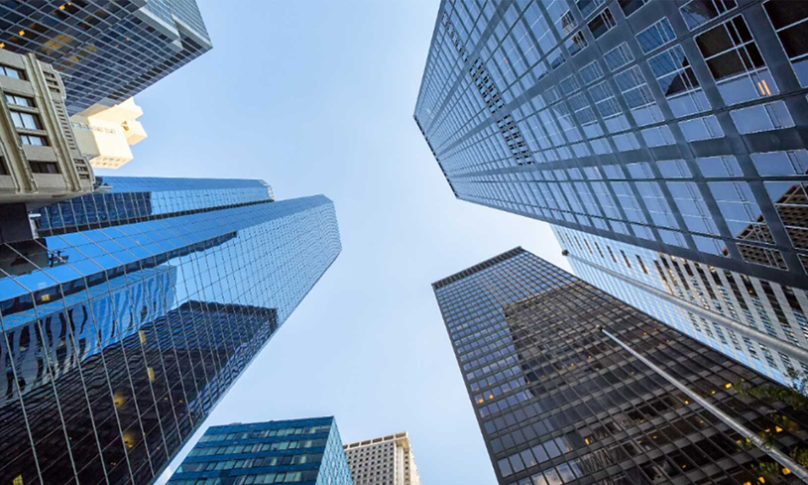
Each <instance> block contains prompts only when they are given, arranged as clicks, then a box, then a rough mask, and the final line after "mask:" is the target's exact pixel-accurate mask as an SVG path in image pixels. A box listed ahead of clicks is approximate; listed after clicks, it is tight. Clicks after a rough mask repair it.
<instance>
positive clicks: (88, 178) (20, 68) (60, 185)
mask: <svg viewBox="0 0 808 485" xmlns="http://www.w3.org/2000/svg"><path fill="white" fill-rule="evenodd" d="M0 70H1V72H0V92H1V93H2V96H0V99H1V100H2V101H0V103H2V104H0V107H2V110H1V111H2V114H0V145H2V146H0V156H2V160H1V161H0V204H2V203H22V204H26V205H28V206H37V205H43V204H45V203H50V202H56V201H59V200H65V199H69V198H72V197H76V196H79V195H83V194H87V193H89V192H92V190H93V180H94V177H93V171H92V168H91V167H90V165H89V164H88V163H87V162H86V161H85V160H84V157H82V155H81V152H80V151H79V148H78V144H77V143H76V139H75V137H74V135H73V130H72V129H71V127H70V121H69V119H68V116H67V110H66V109H65V89H64V85H63V84H62V80H61V78H60V76H59V74H57V73H56V71H54V70H53V68H52V67H51V66H50V65H48V64H44V63H41V62H39V61H37V60H36V58H35V57H34V56H33V55H25V56H22V55H18V54H12V53H10V52H6V51H4V50H0Z"/></svg>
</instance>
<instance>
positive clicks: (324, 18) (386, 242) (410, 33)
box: [99, 0, 567, 485]
mask: <svg viewBox="0 0 808 485" xmlns="http://www.w3.org/2000/svg"><path fill="white" fill-rule="evenodd" d="M199 5H200V8H201V10H202V14H203V16H204V17H205V21H206V23H207V26H208V30H209V31H210V35H211V37H212V39H213V44H214V48H213V50H212V51H211V52H208V53H207V54H205V55H203V56H202V57H201V58H199V59H197V60H195V61H193V62H192V63H191V64H189V65H188V66H186V67H184V68H182V69H180V70H178V71H177V72H175V73H173V74H171V75H169V76H168V77H167V78H165V79H163V80H162V81H159V82H158V83H157V84H155V85H154V86H152V87H151V88H149V89H147V90H146V91H145V92H143V93H142V94H141V95H139V96H137V98H136V99H137V101H138V103H139V104H140V105H141V106H142V107H143V109H144V111H145V114H144V116H143V117H141V119H140V120H141V121H142V122H143V125H144V126H145V128H146V130H147V132H148V134H149V138H147V139H146V140H145V141H143V142H141V143H140V144H139V145H137V146H136V147H135V149H134V152H135V160H134V161H132V162H130V163H129V164H128V165H126V166H125V167H123V168H122V169H120V170H117V171H114V172H113V171H99V174H102V175H103V174H108V175H109V174H113V173H114V174H115V175H143V176H145V175H149V176H166V177H171V176H175V177H176V176H182V177H238V178H260V179H264V180H266V181H267V182H269V183H270V184H271V185H272V186H273V188H274V189H275V194H276V197H277V198H278V199H287V198H293V197H301V196H306V195H311V194H318V193H322V194H325V195H327V196H328V197H330V198H331V199H332V200H334V202H335V204H336V208H337V217H338V219H339V224H340V231H341V234H342V244H343V247H344V249H343V252H342V254H341V255H340V256H339V257H338V258H337V261H336V262H335V263H334V265H333V266H332V267H331V269H330V270H329V271H328V273H326V275H325V276H324V277H323V278H322V279H321V280H320V282H319V283H318V284H317V286H316V287H315V288H314V289H313V290H312V292H311V293H310V294H309V295H308V297H307V298H306V299H305V300H304V301H303V303H302V304H301V305H300V307H299V308H298V309H297V310H296V312H295V313H294V314H293V315H292V316H291V317H290V318H289V319H288V320H287V321H286V323H285V325H284V326H283V327H282V328H281V329H280V330H279V331H278V333H277V334H276V335H275V337H274V338H273V339H272V340H271V341H270V342H269V344H268V345H267V347H266V348H265V349H264V351H263V352H262V353H261V354H260V355H259V356H258V357H257V358H256V360H255V361H254V362H253V364H252V366H251V367H250V368H249V369H248V370H247V371H246V372H245V373H244V375H243V376H242V377H241V378H240V379H239V381H238V382H237V383H236V385H235V386H234V387H233V388H232V389H231V391H230V392H229V393H228V394H227V396H226V397H225V398H224V399H223V400H222V401H221V403H220V404H219V406H218V407H217V408H216V410H215V411H214V412H213V414H212V415H211V417H210V418H209V419H208V420H207V422H206V423H205V426H204V427H207V426H208V425H213V424H225V423H231V422H237V421H239V422H251V421H268V420H273V419H291V418H298V417H307V416H321V415H334V416H336V418H337V423H338V425H339V427H340V432H341V433H342V438H343V440H344V441H345V442H352V441H358V440H362V439H367V438H373V437H377V436H382V435H385V434H390V433H395V432H400V431H404V430H406V431H409V433H410V437H411V440H412V442H413V447H414V451H415V456H416V460H417V462H418V467H419V470H420V473H421V478H422V480H423V481H424V484H425V485H438V484H441V485H444V484H463V485H490V484H494V483H496V479H495V477H494V472H493V469H492V467H491V464H490V461H489V459H488V456H487V453H486V450H485V445H484V443H483V439H482V435H481V433H480V430H479V428H478V426H477V422H476V420H475V417H474V411H473V409H472V406H471V403H470V401H469V398H468V395H467V394H466V391H465V389H464V386H463V381H462V377H461V374H460V371H459V369H458V367H457V363H456V361H455V358H454V354H453V352H452V348H451V345H450V343H449V339H448V337H447V335H446V330H445V327H444V324H443V320H442V319H441V317H440V312H439V310H438V306H437V304H436V302H435V299H434V296H433V294H432V288H431V286H430V284H431V283H432V282H433V281H436V280H438V279H441V278H443V277H445V276H448V275H450V274H452V273H455V272H457V271H460V270H463V269H465V268H467V267H468V266H471V265H473V264H476V263H479V262H481V261H483V260H484V259H487V258H490V257H492V256H495V255H497V254H499V253H501V252H504V251H506V250H508V249H511V248H513V247H515V246H520V245H521V246H522V247H524V248H525V249H527V250H530V251H532V252H534V253H536V254H538V255H539V256H542V257H544V258H546V259H548V260H550V261H551V262H554V263H556V264H559V265H561V266H562V267H563V268H565V269H566V268H567V266H566V262H565V261H564V258H563V257H562V256H561V249H560V248H559V246H558V244H557V243H556V241H555V238H554V237H553V235H552V233H551V232H550V229H549V227H548V226H547V225H546V224H544V223H541V222H538V221H535V220H532V219H528V218H524V217H520V216H516V215H512V214H508V213H506V212H502V211H498V210H494V209H490V208H487V207H482V206H477V205H474V204H470V203H468V202H463V201H459V200H456V199H455V198H454V196H453V195H452V192H451V189H450V188H449V186H448V184H447V183H446V180H445V179H444V177H443V175H442V174H441V171H440V169H439V167H438V165H437V162H436V161H435V159H434V158H433V157H432V154H431V153H430V151H429V148H428V147H427V145H426V142H425V141H424V140H423V138H422V136H421V133H420V132H419V131H418V127H417V126H416V124H415V121H414V120H413V118H412V114H413V110H414V108H415V99H416V96H417V95H418V87H419V85H420V81H421V74H422V72H423V68H424V62H425V60H426V56H427V52H428V48H429V42H430V38H431V35H432V29H433V27H434V24H435V18H436V15H437V10H438V6H439V0H339V1H337V0H226V1H225V0H199ZM194 441H195V440H194ZM189 449H190V445H188V446H186V447H185V449H184V450H183V452H182V454H181V455H180V457H179V458H182V457H184V455H185V454H186V453H187V451H188V450H189ZM179 461H180V460H175V462H174V463H173V464H172V470H173V469H175V468H176V466H177V465H178V464H179Z"/></svg>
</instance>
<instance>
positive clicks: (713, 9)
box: [679, 0, 738, 30]
mask: <svg viewBox="0 0 808 485" xmlns="http://www.w3.org/2000/svg"><path fill="white" fill-rule="evenodd" d="M737 6H738V4H737V3H735V0H693V1H692V2H690V3H687V4H685V5H683V6H682V8H680V9H679V11H680V12H681V13H682V18H684V19H685V23H686V24H687V28H689V29H690V30H693V29H695V28H696V27H698V26H700V25H702V24H706V23H707V22H709V21H710V20H712V19H714V18H716V17H718V16H720V15H723V14H724V13H726V12H727V11H729V10H732V9H733V8H735V7H737Z"/></svg>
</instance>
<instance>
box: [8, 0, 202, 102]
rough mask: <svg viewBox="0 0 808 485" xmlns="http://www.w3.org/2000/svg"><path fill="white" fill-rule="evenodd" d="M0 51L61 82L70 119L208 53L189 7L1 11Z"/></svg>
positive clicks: (144, 2) (62, 5)
mask: <svg viewBox="0 0 808 485" xmlns="http://www.w3.org/2000/svg"><path fill="white" fill-rule="evenodd" d="M0 48H2V49H5V50H8V51H11V52H16V53H33V54H36V56H37V57H38V58H39V59H40V60H42V61H44V62H47V63H49V64H52V65H53V67H54V68H56V70H57V71H59V72H60V73H61V74H63V75H64V78H65V87H66V88H67V100H68V101H67V102H68V104H67V107H68V111H69V112H70V114H74V113H77V112H79V111H82V110H84V109H86V108H88V107H90V106H91V105H93V104H96V103H101V104H104V105H107V106H111V105H113V104H118V103H121V102H123V101H125V100H126V99H128V98H130V97H132V96H133V95H135V94H137V93H139V92H140V91H142V90H144V89H145V88H147V87H148V86H150V85H152V84H153V83H154V82H156V81H158V80H160V79H161V78H163V77H165V76H166V75H167V74H169V73H171V72H173V71H175V70H176V69H178V68H180V67H182V66H183V65H185V64H187V63H188V62H190V61H191V60H193V59H195V58H197V57H199V56H200V55H202V54H204V53H205V52H207V51H208V50H210V49H211V48H212V45H211V42H210V37H209V36H208V32H207V30H206V29H205V23H204V21H203V20H202V16H201V14H200V13H199V8H198V7H197V4H196V1H195V0H120V1H111V0H77V1H74V2H52V1H48V2H45V1H37V2H17V1H12V2H2V3H0Z"/></svg>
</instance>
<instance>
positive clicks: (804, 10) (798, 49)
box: [763, 0, 808, 87]
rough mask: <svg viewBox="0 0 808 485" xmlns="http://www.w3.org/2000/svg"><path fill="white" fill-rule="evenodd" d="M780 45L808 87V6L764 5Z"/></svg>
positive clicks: (780, 1)
mask: <svg viewBox="0 0 808 485" xmlns="http://www.w3.org/2000/svg"><path fill="white" fill-rule="evenodd" d="M763 8H765V9H766V14H767V15H768V16H769V20H770V21H771V23H772V25H773V26H774V29H775V30H776V31H777V36H778V37H779V38H780V44H781V45H782V46H783V49H784V50H785V51H786V55H787V56H788V58H789V59H790V60H791V65H792V66H793V67H794V71H795V72H796V74H797V79H799V80H800V85H801V86H803V87H805V86H808V42H806V41H805V39H808V4H807V3H805V2H792V1H786V0H770V1H768V2H766V3H764V4H763Z"/></svg>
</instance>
